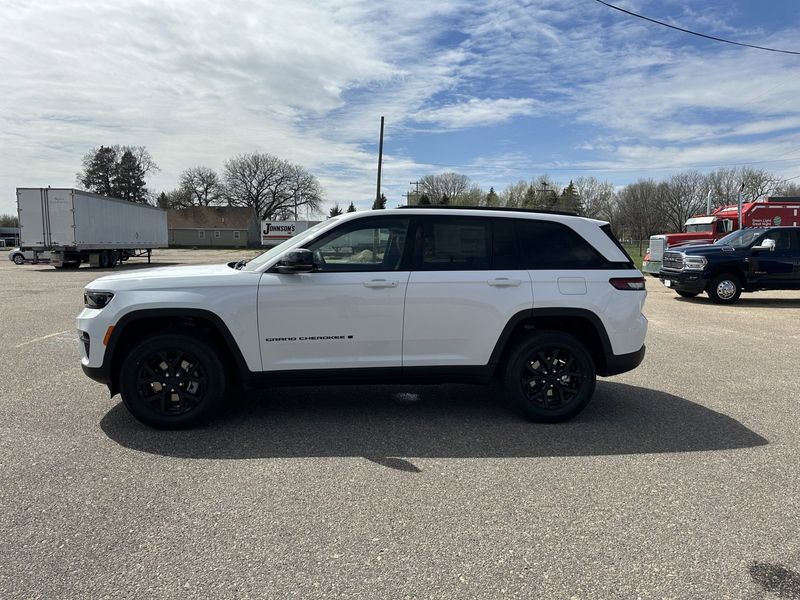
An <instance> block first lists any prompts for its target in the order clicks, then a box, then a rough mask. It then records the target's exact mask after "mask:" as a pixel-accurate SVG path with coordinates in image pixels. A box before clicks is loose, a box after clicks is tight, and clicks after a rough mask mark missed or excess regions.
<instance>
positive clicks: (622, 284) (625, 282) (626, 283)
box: [608, 277, 644, 290]
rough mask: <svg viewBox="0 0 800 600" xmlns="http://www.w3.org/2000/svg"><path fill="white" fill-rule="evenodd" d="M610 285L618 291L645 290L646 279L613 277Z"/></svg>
mask: <svg viewBox="0 0 800 600" xmlns="http://www.w3.org/2000/svg"><path fill="white" fill-rule="evenodd" d="M608 283H610V284H611V285H613V286H614V287H615V288H617V289H618V290H643V289H644V277H612V278H611V279H609V280H608Z"/></svg>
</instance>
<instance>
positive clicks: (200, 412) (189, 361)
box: [119, 334, 225, 429]
mask: <svg viewBox="0 0 800 600" xmlns="http://www.w3.org/2000/svg"><path fill="white" fill-rule="evenodd" d="M119 377H120V391H121V393H122V400H123V402H124V403H125V406H126V407H127V408H128V410H130V412H131V413H132V414H133V416H135V417H136V418H137V419H139V420H140V421H142V422H143V423H145V424H146V425H150V426H151V427H154V428H156V429H184V428H187V427H192V426H194V425H197V424H199V423H201V422H203V421H205V420H206V419H207V418H209V417H210V416H212V414H213V413H214V412H215V410H216V409H217V408H218V406H219V404H220V403H221V400H222V397H223V393H224V390H225V369H224V367H223V365H222V362H221V361H220V359H219V357H218V356H217V355H216V353H215V352H214V351H213V350H212V349H211V348H210V347H209V346H207V345H206V344H205V343H204V342H202V341H200V340H198V339H196V338H193V337H190V336H186V335H179V334H172V335H159V336H156V337H152V338H149V339H146V340H144V341H143V342H141V343H140V344H139V345H138V346H136V347H135V348H133V349H132V350H131V352H130V353H129V354H128V356H127V357H126V359H125V361H124V362H123V363H122V366H121V368H120V371H119Z"/></svg>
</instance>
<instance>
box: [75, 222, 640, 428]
mask: <svg viewBox="0 0 800 600" xmlns="http://www.w3.org/2000/svg"><path fill="white" fill-rule="evenodd" d="M645 296H646V291H645V284H644V278H643V277H642V274H641V273H640V272H639V271H638V270H636V268H635V267H634V265H633V263H632V262H631V259H630V257H629V256H628V255H627V254H626V252H625V250H624V249H623V248H622V246H621V245H620V244H619V242H618V241H617V240H616V239H615V238H614V236H613V234H612V233H611V229H610V227H609V225H608V224H607V223H604V222H602V221H595V220H592V219H586V218H582V217H576V216H573V215H565V214H559V213H551V212H535V211H523V210H513V211H512V210H489V209H464V208H404V209H397V210H381V211H370V212H359V213H351V214H348V215H346V216H342V217H337V218H333V219H329V220H327V221H324V222H322V223H320V224H319V225H317V226H316V227H313V228H311V229H309V230H307V231H305V232H303V233H301V234H300V235H298V236H296V237H294V238H291V239H289V240H287V241H286V242H284V243H283V244H281V245H280V246H277V247H276V248H273V249H271V250H269V251H267V252H265V253H263V254H261V255H260V256H258V257H256V258H254V259H253V260H251V261H249V262H247V263H246V264H245V263H244V262H240V263H229V264H222V265H211V266H184V267H165V268H155V269H148V270H145V271H136V272H134V273H125V274H116V275H109V276H106V277H101V278H100V279H97V280H95V281H93V282H92V283H90V284H89V285H88V286H87V287H86V290H85V303H86V308H85V309H84V310H83V311H82V312H81V314H80V315H79V316H78V319H77V326H78V330H79V335H80V338H81V340H82V344H81V348H82V350H81V354H82V356H81V364H82V367H83V370H84V371H85V372H86V374H87V375H88V376H89V377H91V378H93V379H95V380H97V381H100V382H102V383H105V384H107V385H108V387H109V389H110V391H111V394H112V395H114V394H116V393H117V392H120V393H121V395H122V399H123V401H124V403H125V405H126V406H127V407H128V409H129V410H130V412H131V413H133V415H134V416H135V417H136V418H138V419H139V420H141V421H142V422H144V423H146V424H148V425H150V426H152V427H156V428H183V427H190V426H192V425H195V424H197V423H199V422H201V421H203V420H205V419H207V418H208V417H209V416H211V415H212V414H213V413H214V411H215V409H217V408H218V407H219V406H220V404H221V403H222V402H223V400H224V397H225V392H226V389H228V390H230V389H231V388H232V385H231V384H234V383H240V384H243V385H244V386H245V387H257V386H262V385H270V386H272V385H276V384H294V385H307V384H319V383H348V384H350V383H377V382H381V383H387V382H417V383H444V382H474V383H488V382H490V381H491V380H492V379H493V378H495V377H500V378H501V379H502V381H503V384H504V390H505V392H504V393H505V396H506V397H507V399H509V400H510V401H511V402H512V403H513V404H514V405H515V406H516V407H517V408H518V409H519V410H520V411H521V412H522V413H523V415H525V416H526V417H528V418H530V419H532V420H535V421H544V422H554V421H561V420H564V419H567V418H569V417H572V416H574V415H575V414H577V413H578V412H579V411H580V410H582V409H583V408H584V407H585V406H586V404H587V403H588V401H589V399H590V398H591V396H592V393H593V391H594V387H595V376H596V375H602V376H607V375H614V374H617V373H622V372H624V371H628V370H631V369H633V368H635V367H636V366H637V365H639V363H640V362H641V361H642V359H643V357H644V351H645V348H644V339H645V334H646V332H647V319H645V317H644V316H643V315H642V312H641V311H642V306H643V304H644V301H645Z"/></svg>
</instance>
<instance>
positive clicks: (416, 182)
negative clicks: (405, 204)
mask: <svg viewBox="0 0 800 600" xmlns="http://www.w3.org/2000/svg"><path fill="white" fill-rule="evenodd" d="M420 183H422V182H421V181H412V182H410V183H409V184H408V185H414V186H416V187H417V191H416V193H417V195H418V196H419V184H420Z"/></svg>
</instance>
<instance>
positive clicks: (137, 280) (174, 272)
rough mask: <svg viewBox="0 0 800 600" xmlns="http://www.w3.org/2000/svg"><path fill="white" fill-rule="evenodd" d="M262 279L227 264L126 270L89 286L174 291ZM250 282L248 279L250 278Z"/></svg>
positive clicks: (112, 288) (99, 279)
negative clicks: (252, 278) (254, 278)
mask: <svg viewBox="0 0 800 600" xmlns="http://www.w3.org/2000/svg"><path fill="white" fill-rule="evenodd" d="M248 275H249V276H251V277H252V276H253V275H260V273H246V272H245V271H237V270H236V269H232V268H231V267H229V266H228V265H227V264H221V265H188V266H179V267H178V266H176V267H154V268H150V269H136V270H133V269H131V270H126V271H124V272H121V273H114V274H113V275H105V276H103V277H100V278H98V279H95V280H94V281H92V282H91V283H90V284H88V285H87V286H86V288H87V289H96V290H122V289H129V290H135V289H175V288H188V287H209V286H214V285H231V284H237V283H239V284H240V283H241V282H242V277H243V276H245V277H246V276H248ZM248 280H249V278H248Z"/></svg>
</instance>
